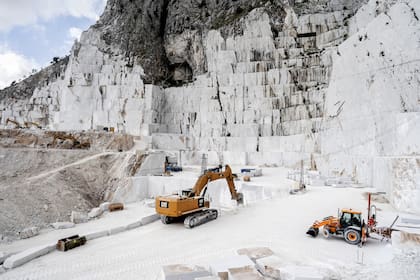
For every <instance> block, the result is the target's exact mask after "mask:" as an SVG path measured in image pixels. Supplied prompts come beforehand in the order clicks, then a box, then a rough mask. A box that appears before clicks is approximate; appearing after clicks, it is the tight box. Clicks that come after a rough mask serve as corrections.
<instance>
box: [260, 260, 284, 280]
mask: <svg viewBox="0 0 420 280" xmlns="http://www.w3.org/2000/svg"><path fill="white" fill-rule="evenodd" d="M282 266H284V264H283V261H282V260H281V259H280V258H279V257H277V256H268V257H265V258H260V259H257V269H258V270H259V271H260V272H261V273H262V275H264V276H265V277H270V278H272V279H281V267H282Z"/></svg>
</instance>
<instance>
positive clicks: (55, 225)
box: [51, 222, 75, 229]
mask: <svg viewBox="0 0 420 280" xmlns="http://www.w3.org/2000/svg"><path fill="white" fill-rule="evenodd" d="M51 226H52V227H53V228H54V229H68V228H74V227H75V224H74V223H71V222H57V223H53V224H51Z"/></svg>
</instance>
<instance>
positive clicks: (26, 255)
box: [3, 243, 56, 269]
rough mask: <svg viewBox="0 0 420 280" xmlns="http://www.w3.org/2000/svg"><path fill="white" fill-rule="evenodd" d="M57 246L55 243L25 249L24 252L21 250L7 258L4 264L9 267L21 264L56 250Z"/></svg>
mask: <svg viewBox="0 0 420 280" xmlns="http://www.w3.org/2000/svg"><path fill="white" fill-rule="evenodd" d="M55 248H56V244H55V243H54V244H48V245H44V246H39V247H35V248H31V249H28V250H25V251H23V252H20V253H19V254H16V255H13V256H11V257H9V258H7V259H6V260H5V261H4V264H3V266H4V267H5V268H7V269H11V268H15V267H18V266H21V265H23V264H25V263H27V262H29V261H31V260H33V259H35V258H38V257H40V256H43V255H46V254H48V253H50V252H52V251H54V250H55Z"/></svg>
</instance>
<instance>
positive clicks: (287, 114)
mask: <svg viewBox="0 0 420 280" xmlns="http://www.w3.org/2000/svg"><path fill="white" fill-rule="evenodd" d="M376 2H378V3H379V4H377V3H376ZM395 2H396V1H393V0H383V1H372V0H371V1H369V2H368V3H367V4H366V5H364V6H363V7H362V8H360V9H359V11H358V12H357V13H356V15H355V16H353V17H352V18H349V13H350V12H349V11H347V10H343V11H336V12H331V13H322V14H321V13H319V14H308V15H303V16H298V15H296V14H295V13H294V11H293V10H292V9H287V10H286V12H287V15H286V18H285V22H284V28H283V31H282V32H279V33H278V34H274V33H273V32H272V30H271V26H270V18H269V16H268V14H267V13H265V12H264V11H263V10H261V9H255V10H253V11H252V12H250V13H249V14H248V15H247V16H246V17H245V18H244V19H243V20H241V24H242V28H243V34H241V35H237V36H230V37H229V36H227V37H226V36H225V37H223V36H222V34H221V32H220V31H219V30H210V31H208V32H206V33H205V34H202V38H203V39H202V40H203V45H204V52H205V53H197V54H196V56H194V57H193V59H194V61H195V62H197V61H199V60H202V59H206V64H207V72H206V73H204V74H202V75H199V76H196V77H194V81H193V82H191V83H189V84H186V85H184V86H181V87H170V88H161V87H158V86H155V85H149V84H144V82H143V79H142V77H143V76H144V69H143V68H142V67H141V66H140V65H134V66H133V67H131V66H128V64H127V61H126V59H125V56H123V55H109V54H107V53H104V52H102V51H100V48H99V47H100V46H102V45H103V44H104V43H103V42H102V41H101V38H100V37H101V34H99V33H98V32H97V31H96V30H95V29H89V30H88V31H87V32H84V33H83V35H82V39H81V42H80V43H78V44H75V46H74V47H73V50H72V53H71V56H70V60H69V64H68V66H67V68H66V69H65V70H63V73H62V75H61V76H60V77H59V78H58V79H57V80H56V81H54V82H51V83H48V85H47V84H46V85H45V86H42V87H40V88H38V89H36V90H35V92H34V93H33V96H32V97H31V98H30V99H29V100H22V101H17V102H13V103H10V104H4V103H2V104H0V108H1V109H2V110H0V114H1V121H2V125H4V123H5V121H6V119H7V118H12V119H15V120H17V121H19V122H23V121H27V120H29V121H35V122H40V123H42V124H43V125H44V126H46V127H48V128H50V129H56V130H91V129H93V130H94V129H98V128H101V127H114V128H115V129H116V131H120V132H125V133H129V134H133V135H140V136H148V137H151V139H152V144H151V146H152V148H156V149H162V150H168V151H179V150H185V151H184V152H183V156H184V159H183V162H184V164H187V163H188V164H200V162H201V154H202V153H207V154H208V155H209V164H218V163H220V162H224V163H230V164H241V165H244V164H250V165H262V164H276V165H284V166H290V167H296V166H298V165H299V162H300V160H302V159H304V160H305V161H306V162H307V163H308V164H309V161H310V159H311V158H312V159H313V160H315V162H316V166H317V167H318V169H319V170H320V171H321V172H322V174H324V175H326V176H331V175H336V174H341V175H342V176H345V177H351V178H352V179H353V180H354V181H355V182H358V183H361V184H365V185H369V186H374V187H376V188H378V189H379V190H384V191H387V193H388V195H389V198H390V200H391V202H392V203H393V205H394V206H396V207H397V208H398V209H399V210H401V211H410V212H416V213H419V211H420V210H419V209H418V206H416V205H419V204H418V199H419V197H420V194H419V192H420V185H419V184H420V183H419V182H420V180H419V177H418V176H419V174H420V171H419V169H420V164H419V162H420V156H419V154H420V147H419V146H420V145H419V141H418V139H419V137H420V127H419V118H420V116H419V114H420V113H419V111H420V106H419V104H420V103H419V101H418V100H420V96H419V92H420V91H419V87H420V80H419V78H418V72H419V70H420V63H419V62H418V60H419V58H420V57H419V52H418V48H419V43H418V42H419V40H420V38H419V37H420V33H419V32H418V30H419V26H420V22H419V20H418V19H416V18H417V15H420V4H419V3H418V1H415V0H410V1H406V2H407V3H405V4H401V3H396V4H394V3H395ZM378 5H379V6H378ZM384 12H386V14H385V13H384ZM310 34H312V35H310ZM314 34H315V36H313V35H314ZM184 35H185V36H187V35H188V36H187V37H188V38H194V42H195V43H197V40H198V39H197V38H198V37H197V34H196V33H194V32H189V33H188V34H184ZM168 44H169V45H168V46H167V47H166V48H167V51H171V52H172V53H174V56H173V57H172V58H171V59H173V60H174V61H175V62H176V61H177V60H178V59H180V58H182V56H183V50H184V49H185V46H184V44H185V41H183V40H182V38H181V39H180V38H176V37H171V38H169V39H168ZM112 53H114V54H118V53H121V52H120V51H119V50H114V49H113V50H112ZM174 139H175V140H174ZM408 197H409V198H410V199H408Z"/></svg>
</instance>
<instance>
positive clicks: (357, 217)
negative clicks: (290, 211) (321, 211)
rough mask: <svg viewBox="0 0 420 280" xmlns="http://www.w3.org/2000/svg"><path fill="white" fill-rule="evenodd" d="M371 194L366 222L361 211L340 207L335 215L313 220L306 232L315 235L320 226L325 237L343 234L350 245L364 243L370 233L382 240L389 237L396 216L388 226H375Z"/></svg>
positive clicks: (374, 209) (374, 212) (374, 208)
mask: <svg viewBox="0 0 420 280" xmlns="http://www.w3.org/2000/svg"><path fill="white" fill-rule="evenodd" d="M371 195H372V194H371V193H369V194H368V216H367V217H368V222H367V224H366V223H365V221H364V220H363V219H362V212H359V211H354V210H352V209H342V210H341V211H340V212H339V214H338V216H337V217H333V216H329V217H326V218H324V219H323V220H322V221H315V222H314V223H313V225H312V226H311V227H310V228H309V229H308V231H307V232H306V234H309V235H311V236H312V237H316V236H318V233H319V230H320V228H322V234H323V235H324V237H325V238H329V237H330V236H331V235H335V236H343V237H344V239H345V241H346V242H347V243H349V244H352V245H357V244H359V243H362V244H364V243H365V242H366V240H367V238H369V237H371V234H372V233H375V234H377V235H379V236H381V237H382V240H383V239H387V240H389V239H391V234H392V231H393V230H394V229H392V226H393V225H394V224H395V222H396V221H397V219H398V216H397V218H396V219H395V220H394V222H393V223H392V225H391V226H390V227H377V226H376V225H377V221H376V207H375V206H374V205H371Z"/></svg>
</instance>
